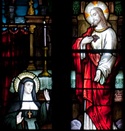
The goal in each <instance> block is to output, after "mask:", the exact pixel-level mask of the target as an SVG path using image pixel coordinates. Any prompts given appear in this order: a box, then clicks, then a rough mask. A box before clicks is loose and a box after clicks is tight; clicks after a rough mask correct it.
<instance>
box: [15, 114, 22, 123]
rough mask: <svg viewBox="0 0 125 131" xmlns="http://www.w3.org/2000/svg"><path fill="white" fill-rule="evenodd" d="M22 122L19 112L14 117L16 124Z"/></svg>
mask: <svg viewBox="0 0 125 131" xmlns="http://www.w3.org/2000/svg"><path fill="white" fill-rule="evenodd" d="M22 120H23V117H22V112H19V113H18V115H17V116H16V121H17V124H19V123H21V122H22Z"/></svg>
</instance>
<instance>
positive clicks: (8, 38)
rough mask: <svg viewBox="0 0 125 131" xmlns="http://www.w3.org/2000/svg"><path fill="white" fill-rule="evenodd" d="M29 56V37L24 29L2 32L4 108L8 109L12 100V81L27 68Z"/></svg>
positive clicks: (2, 90)
mask: <svg viewBox="0 0 125 131" xmlns="http://www.w3.org/2000/svg"><path fill="white" fill-rule="evenodd" d="M28 55H29V35H28V32H27V31H26V30H24V29H21V28H20V29H17V30H11V29H8V30H6V31H3V32H2V44H1V56H2V60H1V72H2V73H1V75H2V76H1V86H2V88H1V93H2V94H1V96H2V107H6V106H7V104H8V102H9V100H10V99H11V98H10V95H9V94H10V93H9V89H10V85H11V81H12V79H13V78H14V77H15V76H16V75H17V74H18V73H20V72H21V71H23V70H24V69H25V68H26V67H27V63H28V62H27V61H28Z"/></svg>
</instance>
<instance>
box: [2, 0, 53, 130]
mask: <svg viewBox="0 0 125 131" xmlns="http://www.w3.org/2000/svg"><path fill="white" fill-rule="evenodd" d="M48 3H49V1H44V0H39V1H38V0H16V1H15V0H13V1H6V0H3V1H2V44H1V56H2V60H1V64H0V67H1V70H2V71H4V72H3V75H2V79H1V82H0V85H1V87H2V88H1V99H2V101H1V112H0V113H1V114H0V116H1V118H0V125H1V126H2V127H3V128H5V129H52V122H51V103H50V100H51V92H52V77H51V75H52V68H51V59H52V58H51V30H52V29H51V28H52V27H51V23H52V20H51V16H50V14H51V12H50V10H49V11H48V8H50V5H49V4H48ZM41 6H42V7H41ZM41 11H42V12H41ZM43 12H44V14H43Z"/></svg>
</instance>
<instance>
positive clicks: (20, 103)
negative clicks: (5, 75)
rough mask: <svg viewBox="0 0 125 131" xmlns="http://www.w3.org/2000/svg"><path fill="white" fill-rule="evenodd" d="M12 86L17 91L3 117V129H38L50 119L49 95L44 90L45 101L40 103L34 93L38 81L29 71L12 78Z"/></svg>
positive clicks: (36, 90)
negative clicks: (15, 97)
mask: <svg viewBox="0 0 125 131" xmlns="http://www.w3.org/2000/svg"><path fill="white" fill-rule="evenodd" d="M13 85H14V88H15V91H16V92H17V93H18V97H17V99H16V100H15V101H14V102H13V103H12V105H11V107H10V109H9V110H8V114H7V115H6V116H5V119H4V122H3V123H4V126H5V129H29V130H30V129H31V130H32V129H34V130H35V129H40V127H41V126H42V125H44V124H47V123H48V122H49V121H50V118H49V117H50V114H49V111H50V109H49V102H50V96H49V92H48V90H47V89H45V90H44V92H43V93H44V97H45V101H44V102H42V103H40V102H39V101H38V100H37V96H36V93H37V92H38V90H39V87H40V82H39V79H38V78H37V76H36V75H35V74H33V73H31V72H23V73H21V74H19V75H18V77H16V78H15V80H14V84H13Z"/></svg>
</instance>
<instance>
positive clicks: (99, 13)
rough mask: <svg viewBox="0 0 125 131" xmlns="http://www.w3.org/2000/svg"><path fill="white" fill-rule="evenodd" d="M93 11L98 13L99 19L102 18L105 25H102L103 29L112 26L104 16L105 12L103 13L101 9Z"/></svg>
mask: <svg viewBox="0 0 125 131" xmlns="http://www.w3.org/2000/svg"><path fill="white" fill-rule="evenodd" d="M92 10H95V11H96V12H97V13H98V15H99V17H100V18H101V20H102V22H103V24H102V26H103V27H111V25H110V24H109V22H108V21H107V20H106V18H105V16H104V13H103V11H102V9H101V8H99V7H94V8H93V9H92Z"/></svg>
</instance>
